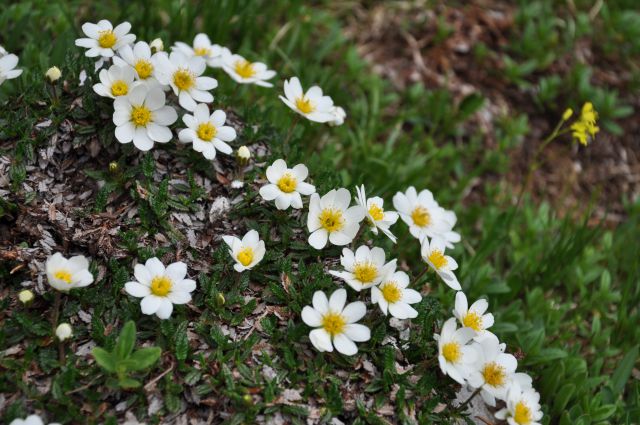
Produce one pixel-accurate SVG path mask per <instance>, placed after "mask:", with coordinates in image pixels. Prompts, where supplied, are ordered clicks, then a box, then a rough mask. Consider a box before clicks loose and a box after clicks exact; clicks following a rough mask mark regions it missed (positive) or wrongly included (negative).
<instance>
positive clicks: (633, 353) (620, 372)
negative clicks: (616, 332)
mask: <svg viewBox="0 0 640 425" xmlns="http://www.w3.org/2000/svg"><path fill="white" fill-rule="evenodd" d="M637 358H638V345H636V346H635V347H633V348H631V350H629V351H628V352H627V354H625V356H624V357H623V359H622V361H621V362H620V364H619V365H618V367H617V368H616V370H615V371H614V372H613V375H612V376H611V388H612V389H613V392H614V393H616V394H621V393H622V391H623V390H624V387H625V385H626V383H627V381H628V380H629V376H631V371H632V370H633V365H634V364H635V363H636V360H637Z"/></svg>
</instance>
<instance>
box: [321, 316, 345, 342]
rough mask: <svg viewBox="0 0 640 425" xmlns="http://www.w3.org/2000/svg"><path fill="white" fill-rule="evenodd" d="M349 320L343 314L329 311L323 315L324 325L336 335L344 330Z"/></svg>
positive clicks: (326, 329) (330, 333)
mask: <svg viewBox="0 0 640 425" xmlns="http://www.w3.org/2000/svg"><path fill="white" fill-rule="evenodd" d="M346 325H347V320H346V319H345V318H344V316H343V315H342V314H339V313H334V312H332V311H329V312H328V313H327V314H325V315H324V316H323V317H322V327H323V328H324V330H325V331H327V332H328V333H329V335H331V336H336V335H339V334H341V333H343V332H344V327H345V326H346Z"/></svg>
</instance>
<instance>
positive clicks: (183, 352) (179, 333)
mask: <svg viewBox="0 0 640 425" xmlns="http://www.w3.org/2000/svg"><path fill="white" fill-rule="evenodd" d="M188 324H189V322H187V321H186V320H185V321H183V322H182V323H180V325H179V326H178V329H176V359H178V360H180V361H184V360H185V359H186V358H187V353H188V352H189V340H188V339H187V325H188Z"/></svg>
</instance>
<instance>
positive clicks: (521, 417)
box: [513, 401, 532, 425]
mask: <svg viewBox="0 0 640 425" xmlns="http://www.w3.org/2000/svg"><path fill="white" fill-rule="evenodd" d="M531 416H532V415H531V409H529V406H527V405H526V404H524V403H523V402H521V401H519V402H518V404H516V409H515V413H514V415H513V420H514V421H516V422H517V423H518V424H520V425H528V424H530V423H531V419H532V417H531Z"/></svg>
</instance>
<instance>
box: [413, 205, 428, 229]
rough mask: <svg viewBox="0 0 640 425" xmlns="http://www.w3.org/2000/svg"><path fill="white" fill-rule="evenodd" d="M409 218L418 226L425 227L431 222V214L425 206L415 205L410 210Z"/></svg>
mask: <svg viewBox="0 0 640 425" xmlns="http://www.w3.org/2000/svg"><path fill="white" fill-rule="evenodd" d="M411 220H413V223H414V224H415V225H416V226H418V227H425V226H428V225H429V223H431V214H429V210H427V209H426V208H425V207H422V206H417V207H415V209H414V210H413V211H412V212H411Z"/></svg>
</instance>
